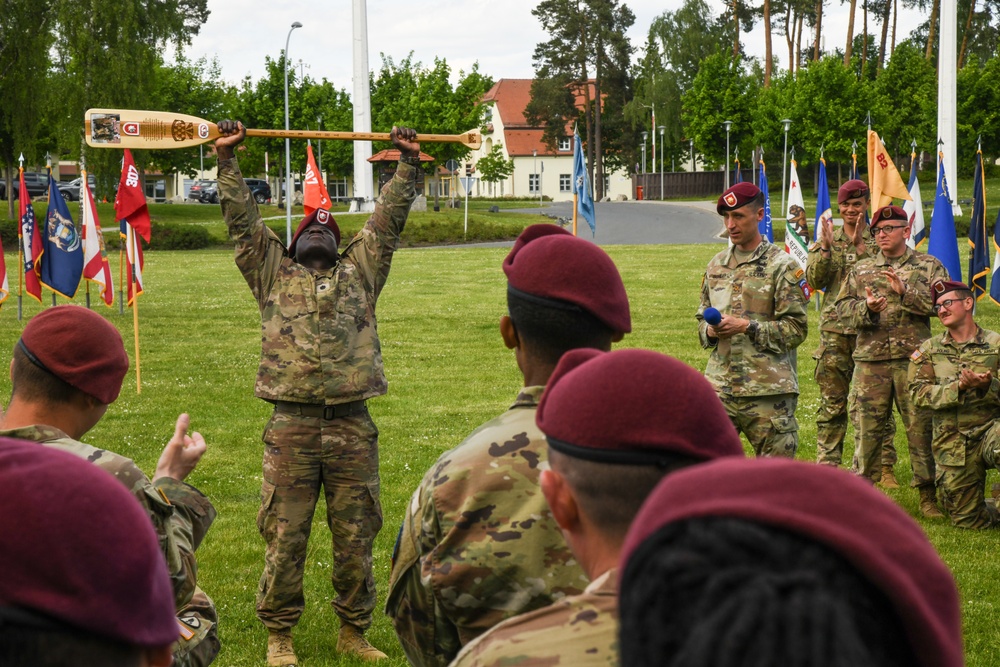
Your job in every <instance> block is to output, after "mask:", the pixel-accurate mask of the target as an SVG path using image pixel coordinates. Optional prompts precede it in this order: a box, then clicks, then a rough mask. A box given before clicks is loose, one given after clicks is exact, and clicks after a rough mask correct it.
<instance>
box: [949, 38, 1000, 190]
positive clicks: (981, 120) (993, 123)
mask: <svg viewBox="0 0 1000 667" xmlns="http://www.w3.org/2000/svg"><path fill="white" fill-rule="evenodd" d="M957 88H958V109H957V118H958V155H959V156H960V157H959V159H958V162H959V165H958V168H959V173H963V174H969V173H971V172H972V157H973V156H974V155H975V153H976V144H977V139H979V137H980V136H981V137H982V142H983V155H984V157H987V158H988V160H987V163H989V162H991V161H992V160H993V159H994V158H996V157H997V156H1000V115H998V113H997V110H998V109H1000V57H996V56H995V57H993V58H990V59H989V60H987V61H986V62H985V63H980V62H979V59H978V58H977V57H976V56H972V57H970V58H969V59H968V62H967V63H966V65H965V67H963V68H962V69H960V70H959V71H958V81H957ZM935 148H936V147H935Z"/></svg>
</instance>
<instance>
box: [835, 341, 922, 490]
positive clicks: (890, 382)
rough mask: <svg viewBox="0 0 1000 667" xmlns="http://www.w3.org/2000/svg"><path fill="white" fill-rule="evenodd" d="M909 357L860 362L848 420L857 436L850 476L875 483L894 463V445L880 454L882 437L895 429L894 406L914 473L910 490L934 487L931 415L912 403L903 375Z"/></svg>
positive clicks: (855, 368)
mask: <svg viewBox="0 0 1000 667" xmlns="http://www.w3.org/2000/svg"><path fill="white" fill-rule="evenodd" d="M909 365H910V360H909V359H890V360H889V361H859V362H857V364H856V365H855V367H854V379H853V382H852V384H853V387H852V394H851V398H852V401H851V403H852V410H853V414H852V419H853V421H854V430H855V432H856V436H857V438H856V439H857V448H856V449H855V455H854V472H855V473H856V474H858V475H860V476H862V477H865V478H867V479H870V480H872V481H874V482H878V481H879V480H880V479H881V478H882V466H883V465H894V464H895V462H896V456H895V446H894V447H893V450H892V452H891V454H890V452H887V451H884V450H885V449H886V447H885V441H886V435H887V434H888V433H889V432H890V430H892V429H894V428H895V424H894V423H893V417H892V404H893V402H895V404H896V410H898V411H899V416H900V417H901V418H902V420H903V428H904V429H906V443H907V448H908V449H909V451H910V468H911V469H912V470H913V481H912V482H911V483H910V484H911V486H917V487H921V486H933V485H934V458H933V457H932V456H931V418H932V416H931V414H930V411H928V410H921V409H920V408H918V407H917V406H915V405H914V404H913V402H912V401H911V400H910V392H909V391H908V390H907V378H906V373H907V370H908V369H909Z"/></svg>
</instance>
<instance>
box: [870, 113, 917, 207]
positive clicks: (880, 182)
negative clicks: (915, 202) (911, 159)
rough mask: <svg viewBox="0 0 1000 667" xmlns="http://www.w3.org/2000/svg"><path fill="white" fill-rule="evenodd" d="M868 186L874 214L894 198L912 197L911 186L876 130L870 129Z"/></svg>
mask: <svg viewBox="0 0 1000 667" xmlns="http://www.w3.org/2000/svg"><path fill="white" fill-rule="evenodd" d="M868 187H869V188H870V189H871V193H872V199H871V202H872V214H874V213H875V211H877V210H879V209H880V208H882V207H883V206H888V205H889V204H891V203H892V200H893V199H905V200H907V201H909V200H910V199H911V197H910V190H909V188H907V187H906V183H904V182H903V179H902V178H900V176H899V171H897V170H896V165H895V164H893V163H892V158H891V157H889V154H888V153H887V152H886V150H885V146H884V145H883V144H882V140H881V139H879V136H878V133H876V132H875V130H868Z"/></svg>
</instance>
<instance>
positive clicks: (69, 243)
mask: <svg viewBox="0 0 1000 667" xmlns="http://www.w3.org/2000/svg"><path fill="white" fill-rule="evenodd" d="M42 227H43V228H42V229H41V230H39V231H40V232H41V236H42V257H41V260H40V261H39V263H40V264H41V281H42V284H43V285H45V286H46V287H48V288H49V289H50V290H52V291H53V292H55V293H57V294H60V295H62V296H64V297H66V298H67V299H72V298H73V297H74V296H75V295H76V289H77V287H79V286H80V277H81V276H82V275H83V243H81V236H80V230H79V229H77V227H76V225H75V224H73V216H71V215H70V213H69V208H68V207H67V206H66V202H65V200H63V196H62V193H61V192H60V191H59V188H57V187H56V180H55V179H54V178H52V174H51V172H50V173H49V207H48V210H47V211H46V212H45V223H44V225H43V226H42Z"/></svg>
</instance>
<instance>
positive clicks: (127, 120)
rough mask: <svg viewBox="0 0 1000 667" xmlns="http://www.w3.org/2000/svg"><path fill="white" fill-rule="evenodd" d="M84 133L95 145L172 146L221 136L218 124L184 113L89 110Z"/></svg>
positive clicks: (128, 146) (179, 146) (103, 146)
mask: <svg viewBox="0 0 1000 667" xmlns="http://www.w3.org/2000/svg"><path fill="white" fill-rule="evenodd" d="M84 135H85V136H86V140H87V145H88V146H91V147H93V148H139V149H147V150H149V149H153V150H162V149H171V148H188V147H190V146H197V145H198V144H203V143H205V142H206V141H211V140H213V139H215V138H217V137H218V136H219V128H218V127H217V126H216V124H215V123H210V122H208V121H207V120H204V119H202V118H198V117H197V116H188V115H186V114H181V113H170V112H164V111H136V110H131V109H89V110H88V111H87V113H86V114H85V115H84Z"/></svg>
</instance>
